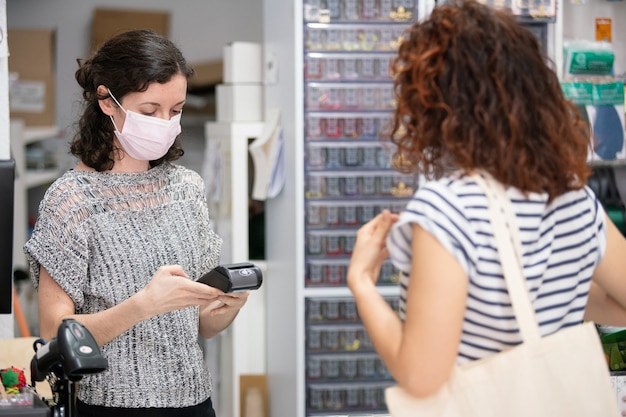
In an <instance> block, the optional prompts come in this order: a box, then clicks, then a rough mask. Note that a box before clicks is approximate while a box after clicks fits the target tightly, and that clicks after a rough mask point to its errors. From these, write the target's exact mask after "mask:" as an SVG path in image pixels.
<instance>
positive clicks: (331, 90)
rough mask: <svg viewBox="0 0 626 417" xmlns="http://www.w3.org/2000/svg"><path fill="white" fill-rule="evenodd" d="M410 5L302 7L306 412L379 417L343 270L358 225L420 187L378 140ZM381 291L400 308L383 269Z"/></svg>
mask: <svg viewBox="0 0 626 417" xmlns="http://www.w3.org/2000/svg"><path fill="white" fill-rule="evenodd" d="M416 6H417V5H416V1H414V0H404V1H397V0H395V1H392V0H388V1H385V0H380V1H374V0H362V1H354V0H345V1H333V0H328V1H314V0H308V1H305V4H304V14H303V16H304V23H303V30H304V33H303V41H304V62H303V68H304V96H303V98H304V160H305V161H304V164H303V166H304V171H305V172H304V190H303V191H304V198H305V245H304V249H305V256H304V258H305V283H304V286H305V294H306V295H305V300H304V302H305V326H304V328H305V333H306V335H305V362H306V372H305V390H306V394H305V395H306V415H324V414H328V413H364V412H366V413H376V414H380V413H384V412H386V405H385V401H384V389H385V388H386V387H388V386H389V385H391V384H393V378H392V377H391V375H390V374H389V372H388V371H387V370H386V368H385V366H384V364H383V363H382V361H381V360H380V358H379V357H378V355H377V354H376V352H375V351H374V349H373V347H372V345H371V342H370V341H369V338H368V336H367V332H366V331H365V329H364V327H363V325H362V323H361V322H360V320H359V317H358V314H357V310H356V305H355V303H354V300H353V299H352V297H351V296H350V295H349V291H347V289H346V273H347V269H348V265H349V262H350V255H351V254H352V247H353V245H354V242H355V239H356V233H357V230H358V228H359V227H360V226H361V225H363V224H364V223H366V222H367V221H368V220H370V219H372V218H373V217H374V216H376V214H378V213H379V212H380V211H381V210H383V209H390V210H392V211H394V212H399V211H400V210H402V208H403V207H404V206H405V205H406V202H407V200H408V198H410V197H411V196H412V195H413V193H414V191H415V189H416V187H417V177H416V176H414V175H400V174H398V173H397V172H396V171H395V170H394V169H393V167H392V166H391V155H392V154H393V147H392V145H391V144H390V143H388V144H384V143H383V141H381V139H382V138H384V137H387V136H388V134H389V129H390V125H391V122H392V111H393V108H394V96H393V80H392V78H391V75H390V72H389V68H390V64H391V62H392V59H393V57H394V53H395V51H396V49H397V46H398V41H399V39H400V38H401V37H402V33H403V31H405V30H406V29H407V27H408V25H409V23H410V22H411V21H412V20H413V19H414V18H415V17H416V15H417V10H416ZM379 286H381V287H388V288H389V289H390V290H391V291H388V295H386V299H387V301H388V302H389V303H390V304H391V305H397V301H398V291H397V272H396V271H395V270H394V268H393V266H392V265H391V263H389V262H387V263H385V264H384V265H383V268H382V271H381V276H380V279H379ZM392 288H393V290H392ZM346 294H347V296H346Z"/></svg>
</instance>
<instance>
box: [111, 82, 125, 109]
mask: <svg viewBox="0 0 626 417" xmlns="http://www.w3.org/2000/svg"><path fill="white" fill-rule="evenodd" d="M107 91H108V92H109V95H110V96H111V98H112V99H113V101H115V104H117V105H118V106H120V109H122V110H123V111H124V113H126V109H125V108H124V107H122V105H121V104H120V102H119V101H117V99H116V98H115V96H114V95H113V93H112V92H111V90H109V88H108V87H107Z"/></svg>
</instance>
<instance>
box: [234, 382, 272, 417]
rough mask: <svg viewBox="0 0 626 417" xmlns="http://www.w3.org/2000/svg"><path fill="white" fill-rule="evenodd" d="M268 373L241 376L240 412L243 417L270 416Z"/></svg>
mask: <svg viewBox="0 0 626 417" xmlns="http://www.w3.org/2000/svg"><path fill="white" fill-rule="evenodd" d="M268 391H269V390H268V387H267V375H265V374H256V375H252V374H249V375H240V376H239V414H240V415H241V416H242V417H253V416H269V415H270V413H269V411H270V408H269V392H268Z"/></svg>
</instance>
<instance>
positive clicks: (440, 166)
mask: <svg viewBox="0 0 626 417" xmlns="http://www.w3.org/2000/svg"><path fill="white" fill-rule="evenodd" d="M549 65H550V62H549V60H548V59H547V57H546V56H545V54H544V52H543V49H542V48H541V46H540V44H539V42H538V40H537V38H536V37H535V36H534V35H533V34H532V33H531V32H530V31H529V30H528V29H526V28H525V27H523V26H521V25H520V24H519V23H518V22H517V21H516V20H515V17H513V16H512V15H511V14H510V13H509V12H506V11H503V10H495V9H492V8H489V7H487V6H485V5H482V4H480V3H478V2H476V1H473V0H469V1H460V2H459V1H455V2H450V3H448V4H444V5H441V6H438V7H435V8H434V10H433V11H432V14H431V15H430V17H429V18H427V19H426V20H424V21H422V22H419V23H416V24H414V25H413V26H412V27H411V28H410V30H409V31H408V32H407V33H406V37H405V38H404V40H403V41H402V42H401V44H400V47H399V51H398V55H397V57H396V59H395V60H394V62H393V63H392V69H391V70H392V73H393V75H394V77H395V78H394V80H395V81H394V91H395V96H396V101H397V107H396V110H395V115H394V118H393V126H392V137H391V142H392V143H394V144H395V145H396V147H397V148H396V151H395V155H394V166H395V167H396V168H397V169H398V170H399V171H401V172H419V173H422V174H424V175H425V176H427V177H429V178H432V177H435V178H436V177H440V176H441V175H442V174H443V173H444V172H445V171H447V170H449V169H460V170H465V171H472V170H475V169H483V170H486V171H488V172H490V173H491V174H492V175H493V176H494V177H495V178H496V179H498V180H499V181H500V182H502V183H503V184H506V185H510V186H514V187H516V188H519V189H520V190H522V191H524V192H546V193H548V195H549V198H550V199H553V198H554V197H556V196H558V195H560V194H562V193H564V192H566V191H568V190H572V189H579V188H581V187H583V186H584V184H585V182H586V180H587V177H588V176H589V175H590V171H591V170H590V168H589V167H588V165H587V163H586V159H587V153H588V149H589V145H590V130H589V126H588V125H586V124H585V123H584V122H583V121H582V120H581V118H580V114H579V112H578V110H577V108H576V107H575V106H574V105H573V104H572V103H571V102H570V101H568V100H566V99H565V98H564V95H563V92H562V90H561V87H560V84H559V80H558V77H557V75H556V74H555V73H554V71H553V70H552V69H551V67H550V66H549Z"/></svg>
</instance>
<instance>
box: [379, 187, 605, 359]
mask: <svg viewBox="0 0 626 417" xmlns="http://www.w3.org/2000/svg"><path fill="white" fill-rule="evenodd" d="M507 194H508V196H509V198H511V201H512V203H513V210H514V211H515V215H516V219H517V226H518V227H519V229H520V239H521V244H522V253H523V254H522V258H523V259H522V262H523V266H524V276H525V277H526V280H527V287H528V289H529V291H530V296H531V300H532V302H533V306H534V308H535V312H536V315H537V318H538V320H539V323H540V329H541V333H542V334H544V335H546V334H550V333H553V332H555V331H557V330H559V329H561V328H564V327H568V326H572V325H576V324H578V323H580V322H581V321H582V318H583V313H584V309H585V305H586V302H587V296H588V292H589V285H590V282H591V275H592V274H593V271H594V269H595V267H596V265H597V263H598V262H599V260H600V259H601V257H602V255H603V254H604V250H605V247H606V230H605V224H604V221H605V220H604V219H605V217H604V211H603V209H602V207H601V206H600V204H599V203H598V201H597V200H596V198H595V196H594V194H593V193H592V192H591V191H590V190H589V189H588V188H585V189H582V190H578V191H573V192H569V193H566V194H564V195H561V196H559V197H557V198H556V199H555V200H554V201H552V202H551V203H550V204H549V205H547V204H546V202H547V195H545V194H533V193H530V194H528V195H527V196H524V194H523V193H521V192H520V191H519V190H517V189H513V188H509V189H508V190H507ZM413 223H418V224H419V225H420V226H421V227H422V228H424V230H426V231H427V232H429V233H431V234H432V235H433V236H434V237H435V238H436V239H437V240H438V241H439V243H441V245H442V246H443V247H444V248H445V249H446V250H447V251H448V252H450V253H451V254H452V255H453V256H454V257H455V259H456V260H457V261H458V262H459V264H460V265H461V267H462V268H463V269H464V270H465V271H466V273H467V275H468V279H469V285H468V296H467V307H466V311H465V319H464V324H463V334H462V337H461V345H460V347H459V354H458V363H459V364H462V363H466V362H469V361H471V360H475V359H479V358H483V357H485V356H488V355H490V354H492V353H495V352H499V351H501V350H503V349H506V348H507V347H510V346H513V345H516V344H519V343H520V342H521V337H520V334H519V331H518V328H517V324H516V321H515V318H514V315H513V312H512V309H511V303H510V300H509V297H508V293H507V290H506V285H505V282H504V278H503V276H502V268H501V267H500V262H499V258H498V253H497V248H496V242H495V239H494V237H493V233H492V229H491V225H490V222H489V214H488V211H487V198H486V196H485V195H484V193H483V191H482V189H481V188H480V187H479V186H478V184H476V183H475V182H474V180H473V179H472V178H471V177H467V176H461V175H457V176H449V177H444V178H442V179H439V180H436V181H431V182H426V183H425V184H424V185H422V186H421V187H420V188H419V190H418V191H417V192H416V194H415V195H414V196H413V198H412V200H411V201H410V202H409V203H408V204H407V207H406V209H405V211H404V212H403V213H402V214H401V215H400V220H399V221H398V223H397V224H396V225H394V227H393V229H392V231H391V233H390V235H389V238H388V241H387V246H388V248H389V250H390V253H391V260H392V261H393V263H394V265H395V266H396V267H397V268H398V269H399V270H400V271H401V279H400V284H401V297H400V298H401V299H400V315H401V318H404V307H405V305H406V289H407V286H408V285H409V274H410V270H411V239H412V224H413Z"/></svg>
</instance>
